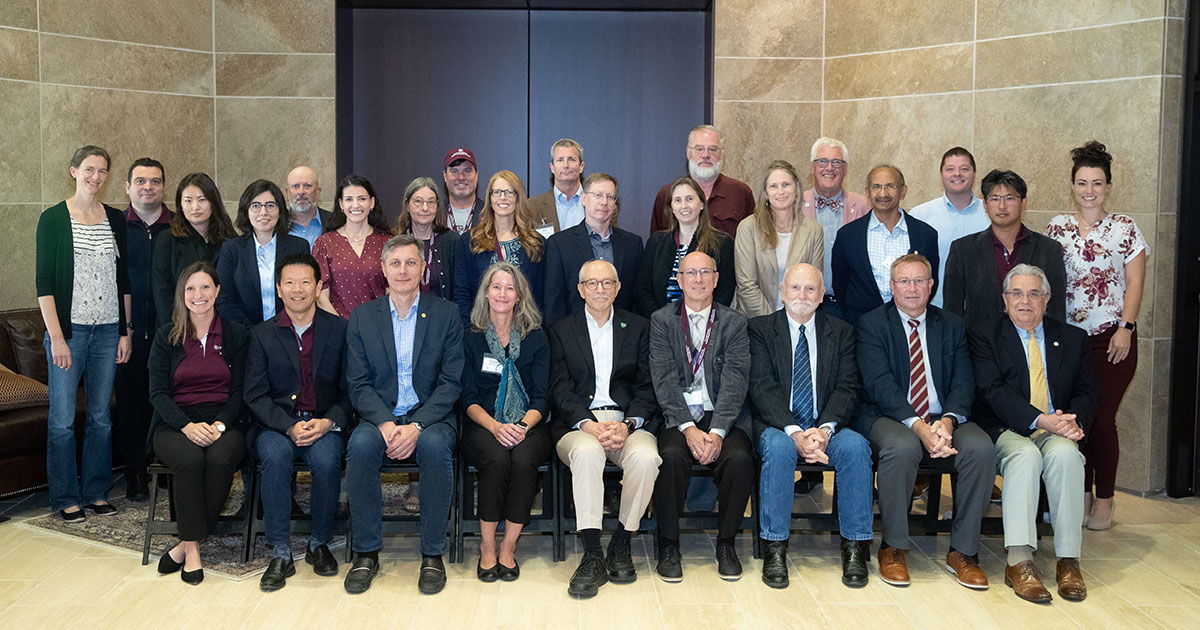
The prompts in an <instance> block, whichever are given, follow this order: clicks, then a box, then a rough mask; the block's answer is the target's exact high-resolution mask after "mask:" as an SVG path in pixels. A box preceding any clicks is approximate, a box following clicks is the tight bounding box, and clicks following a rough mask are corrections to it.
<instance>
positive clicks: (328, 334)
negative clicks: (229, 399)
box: [244, 308, 353, 434]
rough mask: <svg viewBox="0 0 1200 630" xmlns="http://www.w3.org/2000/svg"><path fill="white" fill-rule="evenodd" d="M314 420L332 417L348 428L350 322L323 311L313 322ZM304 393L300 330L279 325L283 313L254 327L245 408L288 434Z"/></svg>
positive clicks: (261, 421) (294, 422)
mask: <svg viewBox="0 0 1200 630" xmlns="http://www.w3.org/2000/svg"><path fill="white" fill-rule="evenodd" d="M312 331H313V341H312V343H313V347H312V372H313V373H312V377H313V393H314V394H315V395H316V396H315V397H316V409H315V410H314V411H313V417H314V418H329V419H330V420H332V421H333V423H334V424H335V425H337V426H339V427H341V428H342V430H343V431H344V430H346V429H347V428H349V422H350V415H351V413H352V412H353V410H352V409H351V408H350V397H349V395H348V394H347V386H346V372H345V348H346V320H344V319H342V318H341V317H338V316H337V315H333V314H332V313H328V312H326V311H323V310H321V309H319V308H318V309H317V310H316V314H315V315H314V316H313V321H312ZM299 393H300V351H299V349H297V347H296V332H295V330H294V329H293V328H292V327H291V326H287V327H283V326H280V325H279V316H278V315H276V316H275V317H272V318H271V319H268V320H267V321H265V322H263V323H261V324H259V325H257V326H255V327H254V328H252V329H250V347H249V349H248V350H247V352H246V386H245V391H244V395H245V397H246V406H247V407H249V408H250V412H251V413H252V414H254V417H255V418H256V419H257V420H258V422H259V423H260V424H262V425H263V426H265V427H270V428H272V429H274V430H276V431H278V432H280V433H283V434H286V433H287V431H288V429H290V428H291V427H292V425H294V424H296V418H295V417H294V416H293V415H292V414H293V413H294V412H295V411H296V396H297V394H299Z"/></svg>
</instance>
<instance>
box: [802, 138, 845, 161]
mask: <svg viewBox="0 0 1200 630" xmlns="http://www.w3.org/2000/svg"><path fill="white" fill-rule="evenodd" d="M821 147H833V148H835V149H841V151H842V159H843V160H845V161H847V162H849V161H850V152H849V151H847V150H846V145H844V144H842V141H841V140H838V139H836V138H827V137H824V136H822V137H820V138H817V141H816V142H814V143H813V145H812V151H810V152H809V158H808V160H809V161H810V162H811V161H813V160H815V159H817V149H820V148H821Z"/></svg>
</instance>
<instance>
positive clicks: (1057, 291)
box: [942, 228, 1067, 327]
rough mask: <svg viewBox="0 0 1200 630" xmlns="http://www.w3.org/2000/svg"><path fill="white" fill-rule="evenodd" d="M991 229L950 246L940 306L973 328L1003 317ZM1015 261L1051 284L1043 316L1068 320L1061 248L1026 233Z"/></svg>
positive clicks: (1065, 277) (1056, 243)
mask: <svg viewBox="0 0 1200 630" xmlns="http://www.w3.org/2000/svg"><path fill="white" fill-rule="evenodd" d="M995 251H996V250H995V248H994V247H993V245H992V230H991V228H988V229H986V230H983V231H982V232H977V233H975V234H968V235H966V236H964V237H962V238H960V239H958V240H956V241H954V242H953V243H951V244H950V253H949V254H947V255H946V274H945V276H946V277H945V279H944V280H943V286H942V298H943V301H942V304H943V305H944V306H945V308H946V310H947V311H950V312H951V313H954V314H955V315H958V316H959V317H962V318H963V319H964V320H966V322H967V327H973V326H976V325H979V324H982V323H984V322H986V321H989V320H991V319H994V318H996V317H999V316H1000V315H1003V314H1004V296H1003V291H1004V278H1001V277H1000V273H999V270H998V269H996V263H995V256H996V254H995ZM1017 262H1019V263H1024V264H1027V265H1034V266H1036V267H1038V268H1040V269H1041V270H1042V271H1043V272H1045V274H1046V279H1047V280H1049V281H1050V304H1049V305H1048V306H1047V307H1046V315H1048V316H1049V317H1053V318H1054V319H1057V320H1058V321H1060V322H1065V321H1067V298H1066V294H1067V270H1066V267H1065V265H1064V264H1063V249H1062V245H1059V244H1058V241H1055V240H1054V239H1052V238H1050V237H1048V236H1043V235H1041V234H1038V233H1037V232H1033V231H1031V232H1029V234H1028V236H1027V237H1026V238H1025V240H1023V241H1021V244H1020V245H1019V246H1018V247H1017Z"/></svg>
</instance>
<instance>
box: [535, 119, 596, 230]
mask: <svg viewBox="0 0 1200 630" xmlns="http://www.w3.org/2000/svg"><path fill="white" fill-rule="evenodd" d="M583 166H584V165H583V147H582V146H580V144H579V143H578V142H575V141H574V140H572V139H570V138H560V139H558V140H557V141H555V143H554V144H552V145H550V190H547V191H546V192H544V193H542V194H540V195H538V196H536V197H531V198H530V199H529V201H527V202H526V203H525V207H526V210H527V211H528V214H529V218H530V219H531V220H532V221H533V227H534V228H536V229H537V231H538V233H539V234H541V235H542V238H545V239H549V238H550V237H551V236H554V235H555V234H557V233H559V232H561V231H563V230H565V229H567V228H572V227H575V226H576V225H579V222H580V221H583V214H584V210H583V195H584V193H585V192H586V191H587V187H586V186H585V185H584V183H583Z"/></svg>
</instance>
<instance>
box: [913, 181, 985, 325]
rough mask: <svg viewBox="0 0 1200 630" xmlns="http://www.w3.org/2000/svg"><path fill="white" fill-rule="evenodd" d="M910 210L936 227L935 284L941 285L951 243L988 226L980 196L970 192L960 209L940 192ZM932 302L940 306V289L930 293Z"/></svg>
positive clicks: (944, 276)
mask: <svg viewBox="0 0 1200 630" xmlns="http://www.w3.org/2000/svg"><path fill="white" fill-rule="evenodd" d="M910 214H912V215H913V216H914V217H916V218H918V219H920V220H922V221H924V222H926V223H928V224H929V225H931V226H933V229H934V230H936V231H937V237H938V256H939V257H940V258H941V261H942V264H941V265H939V266H938V269H937V270H936V271H937V279H938V286H942V281H943V280H945V278H946V259H947V258H948V257H949V256H950V243H953V242H954V241H956V240H958V239H960V238H962V237H964V236H966V235H968V234H974V233H976V232H981V231H983V230H986V229H987V228H988V227H990V226H991V221H990V220H989V219H988V216H987V213H986V212H984V211H983V200H982V199H980V198H979V197H976V196H975V194H974V193H972V194H971V203H969V204H967V207H965V208H963V209H962V210H959V209H958V208H957V207H956V206H955V205H954V204H953V203H951V202H950V198H949V197H947V196H946V195H944V194H943V195H942V196H941V197H938V198H937V199H931V200H929V201H926V202H925V203H923V204H921V205H919V206H917V207H915V208H913V209H912V211H911V213H910ZM932 304H933V305H934V306H936V307H938V308H941V306H942V292H941V291H938V292H937V295H935V296H933V301H932Z"/></svg>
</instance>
